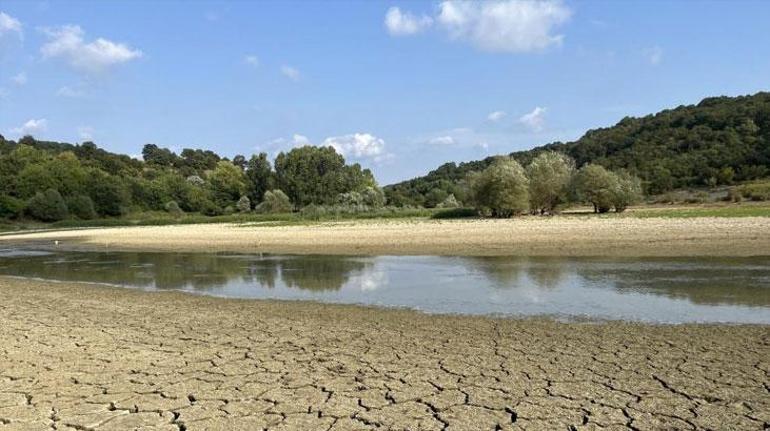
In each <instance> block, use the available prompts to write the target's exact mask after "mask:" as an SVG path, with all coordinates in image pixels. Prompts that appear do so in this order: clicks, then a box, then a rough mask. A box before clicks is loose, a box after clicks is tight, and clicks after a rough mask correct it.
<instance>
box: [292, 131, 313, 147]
mask: <svg viewBox="0 0 770 431" xmlns="http://www.w3.org/2000/svg"><path fill="white" fill-rule="evenodd" d="M289 143H290V144H291V146H292V148H293V147H304V146H305V145H313V144H312V143H311V142H310V139H308V137H307V136H305V135H300V134H297V133H295V134H294V135H292V137H291V141H289Z"/></svg>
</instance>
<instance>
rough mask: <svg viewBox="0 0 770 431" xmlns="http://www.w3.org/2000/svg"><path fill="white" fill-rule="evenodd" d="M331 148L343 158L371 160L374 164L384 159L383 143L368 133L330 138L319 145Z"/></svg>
mask: <svg viewBox="0 0 770 431" xmlns="http://www.w3.org/2000/svg"><path fill="white" fill-rule="evenodd" d="M321 145H322V146H324V147H329V146H330V147H332V148H334V149H335V150H336V151H337V152H338V153H340V154H342V155H343V156H345V157H351V158H354V159H372V160H374V161H375V162H379V161H382V160H384V159H386V158H387V157H388V156H389V155H388V154H386V153H385V141H384V140H383V139H381V138H378V137H376V136H374V135H372V134H369V133H353V134H350V135H343V136H331V137H328V138H326V139H324V141H323V142H322V143H321Z"/></svg>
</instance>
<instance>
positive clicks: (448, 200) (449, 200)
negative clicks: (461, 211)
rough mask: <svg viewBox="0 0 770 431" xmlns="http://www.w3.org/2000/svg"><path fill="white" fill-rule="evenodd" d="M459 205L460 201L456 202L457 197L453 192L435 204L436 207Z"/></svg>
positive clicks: (455, 206) (454, 206)
mask: <svg viewBox="0 0 770 431" xmlns="http://www.w3.org/2000/svg"><path fill="white" fill-rule="evenodd" d="M459 206H460V203H459V202H457V198H455V195H454V194H450V195H449V196H447V197H446V199H444V200H443V201H441V202H439V203H438V205H436V208H457V207H459Z"/></svg>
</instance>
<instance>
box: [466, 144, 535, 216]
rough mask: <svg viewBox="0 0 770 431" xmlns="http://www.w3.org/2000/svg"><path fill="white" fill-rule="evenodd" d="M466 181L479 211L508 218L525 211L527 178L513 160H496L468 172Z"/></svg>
mask: <svg viewBox="0 0 770 431" xmlns="http://www.w3.org/2000/svg"><path fill="white" fill-rule="evenodd" d="M468 183H469V184H470V190H471V193H470V195H471V201H472V202H473V203H474V206H475V207H476V209H477V210H478V211H479V213H480V214H484V215H491V216H492V217H510V216H512V215H516V214H522V213H525V212H527V211H528V210H529V178H527V175H526V174H525V172H524V168H522V167H521V165H520V164H519V162H517V161H515V160H513V159H509V158H505V157H503V158H500V159H498V160H496V161H495V162H494V163H492V165H490V166H489V167H488V168H486V169H485V170H484V171H482V172H481V173H480V174H471V175H470V176H469V180H468Z"/></svg>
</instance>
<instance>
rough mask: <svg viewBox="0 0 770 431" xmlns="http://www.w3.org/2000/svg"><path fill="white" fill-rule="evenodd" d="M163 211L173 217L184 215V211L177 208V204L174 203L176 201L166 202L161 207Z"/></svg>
mask: <svg viewBox="0 0 770 431" xmlns="http://www.w3.org/2000/svg"><path fill="white" fill-rule="evenodd" d="M163 209H165V210H166V212H167V213H169V214H172V215H174V216H180V215H182V214H183V213H184V211H182V208H179V204H178V203H176V201H168V202H166V204H165V205H163Z"/></svg>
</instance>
